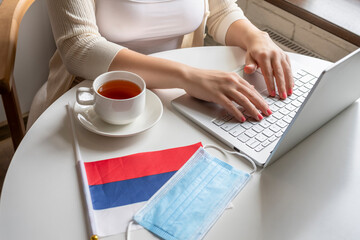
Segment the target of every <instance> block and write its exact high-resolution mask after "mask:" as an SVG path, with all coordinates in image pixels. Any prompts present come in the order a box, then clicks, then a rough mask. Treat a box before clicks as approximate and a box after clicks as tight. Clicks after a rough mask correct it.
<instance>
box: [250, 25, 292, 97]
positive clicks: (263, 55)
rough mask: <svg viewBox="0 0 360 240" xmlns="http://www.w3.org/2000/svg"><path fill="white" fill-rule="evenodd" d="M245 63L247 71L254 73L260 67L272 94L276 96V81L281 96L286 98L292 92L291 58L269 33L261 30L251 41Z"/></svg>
mask: <svg viewBox="0 0 360 240" xmlns="http://www.w3.org/2000/svg"><path fill="white" fill-rule="evenodd" d="M245 63H246V65H245V68H244V71H245V72H246V73H253V72H254V71H255V70H256V69H257V67H260V69H261V72H262V74H263V76H264V79H265V82H266V85H267V89H268V92H269V95H270V96H272V97H275V94H276V93H275V82H276V85H277V88H278V94H279V97H280V98H282V99H285V98H286V97H287V96H289V95H291V94H292V92H293V86H294V80H293V77H292V72H291V63H290V59H289V57H288V55H287V54H286V53H285V52H284V51H283V50H282V49H280V48H279V47H278V46H277V45H276V44H275V43H274V42H273V41H272V40H271V38H270V37H269V35H268V34H267V33H265V32H260V33H259V34H258V35H257V36H256V37H253V39H252V41H249V44H247V52H246V60H245ZM274 78H275V81H274Z"/></svg>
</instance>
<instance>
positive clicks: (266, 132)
mask: <svg viewBox="0 0 360 240" xmlns="http://www.w3.org/2000/svg"><path fill="white" fill-rule="evenodd" d="M262 133H263V134H264V135H265V136H267V137H271V136H272V135H274V132H273V131H271V130H270V129H265V130H264V131H263V132H262Z"/></svg>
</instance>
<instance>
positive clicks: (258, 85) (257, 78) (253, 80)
mask: <svg viewBox="0 0 360 240" xmlns="http://www.w3.org/2000/svg"><path fill="white" fill-rule="evenodd" d="M235 72H236V73H237V74H239V75H240V77H242V78H243V79H245V80H246V81H248V82H249V83H250V84H251V85H254V86H255V89H256V90H257V91H258V92H259V93H261V94H263V95H265V96H268V95H269V94H268V92H267V87H266V83H265V79H264V77H263V75H262V74H261V70H260V69H258V70H256V71H255V72H254V73H252V74H246V73H245V72H244V67H241V68H239V69H237V70H235Z"/></svg>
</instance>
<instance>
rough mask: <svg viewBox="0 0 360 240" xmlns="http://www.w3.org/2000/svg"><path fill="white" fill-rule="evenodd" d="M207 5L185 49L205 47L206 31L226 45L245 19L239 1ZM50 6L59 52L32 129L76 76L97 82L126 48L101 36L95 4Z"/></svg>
mask: <svg viewBox="0 0 360 240" xmlns="http://www.w3.org/2000/svg"><path fill="white" fill-rule="evenodd" d="M204 1H205V11H204V12H205V14H204V18H203V22H202V24H201V25H200V26H199V28H198V29H197V30H196V31H195V32H193V33H191V34H188V35H185V36H184V38H183V43H182V47H191V46H202V45H203V42H204V37H205V27H207V29H208V33H209V34H210V35H211V36H212V37H213V38H214V39H215V40H216V41H217V42H219V43H221V44H225V35H226V32H227V30H228V28H229V26H230V25H231V24H232V23H233V22H234V21H236V20H238V19H244V18H245V16H244V14H243V12H242V10H241V9H240V8H239V7H238V5H237V4H236V0H204ZM47 5H48V12H49V17H50V22H51V26H52V30H53V34H54V38H55V41H56V46H57V51H56V52H55V54H54V56H53V57H52V59H51V61H50V65H49V67H50V73H49V78H48V81H47V83H46V84H45V85H44V86H43V87H42V88H41V89H40V90H39V92H38V93H37V95H36V96H35V98H34V101H33V104H32V107H31V110H30V116H29V121H28V122H29V125H30V126H31V124H32V123H33V122H34V121H35V120H36V119H37V118H38V116H39V115H40V114H41V113H42V112H43V111H44V110H45V109H46V108H47V107H48V106H49V105H50V104H51V103H53V102H54V101H55V100H56V99H57V98H58V97H60V96H61V95H62V94H63V93H65V92H66V91H67V90H68V89H69V88H70V86H71V83H72V82H73V80H74V78H75V76H76V77H81V78H84V79H90V80H93V79H95V78H96V77H97V76H98V75H100V74H102V73H104V72H107V71H108V69H109V66H110V64H111V62H112V60H113V58H114V57H115V55H116V54H117V53H118V52H119V51H120V50H121V49H123V48H124V47H122V46H120V45H117V44H115V43H112V42H110V41H107V40H106V39H105V38H104V37H102V36H101V35H100V33H99V31H98V27H97V25H96V17H95V8H96V2H95V1H94V0H60V1H58V0H48V1H47ZM29 125H28V126H29Z"/></svg>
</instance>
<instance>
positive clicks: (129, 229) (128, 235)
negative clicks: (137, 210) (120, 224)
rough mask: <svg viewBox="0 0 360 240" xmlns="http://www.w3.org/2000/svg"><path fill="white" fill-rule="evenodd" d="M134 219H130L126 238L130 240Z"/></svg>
mask: <svg viewBox="0 0 360 240" xmlns="http://www.w3.org/2000/svg"><path fill="white" fill-rule="evenodd" d="M133 223H134V221H130V222H129V224H128V227H127V230H126V240H130V232H131V226H132V225H133Z"/></svg>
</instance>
